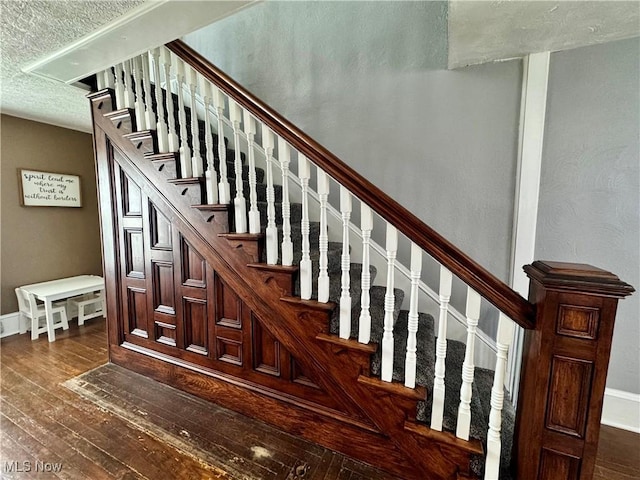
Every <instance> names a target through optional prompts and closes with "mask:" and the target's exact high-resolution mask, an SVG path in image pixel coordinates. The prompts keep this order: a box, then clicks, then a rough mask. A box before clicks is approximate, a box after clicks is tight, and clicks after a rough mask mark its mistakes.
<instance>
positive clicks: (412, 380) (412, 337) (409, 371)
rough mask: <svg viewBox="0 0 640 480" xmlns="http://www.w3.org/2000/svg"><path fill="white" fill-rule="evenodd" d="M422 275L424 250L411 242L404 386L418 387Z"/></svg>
mask: <svg viewBox="0 0 640 480" xmlns="http://www.w3.org/2000/svg"><path fill="white" fill-rule="evenodd" d="M421 273H422V249H421V248H420V247H418V246H417V245H416V244H415V243H413V242H411V298H410V300H409V316H408V322H407V323H408V325H407V330H408V332H409V336H408V337H407V356H406V358H405V366H404V386H405V387H409V388H415V387H416V351H417V349H418V343H417V338H416V337H417V333H418V284H419V283H420V275H421Z"/></svg>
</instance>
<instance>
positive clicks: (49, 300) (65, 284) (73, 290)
mask: <svg viewBox="0 0 640 480" xmlns="http://www.w3.org/2000/svg"><path fill="white" fill-rule="evenodd" d="M20 288H22V289H23V290H26V291H27V292H29V293H31V294H33V296H34V297H36V298H37V299H39V300H42V301H43V302H44V311H45V313H46V316H47V334H48V336H49V341H50V342H55V340H56V336H55V332H54V329H53V312H52V308H53V305H52V304H53V302H54V301H56V300H62V299H63V298H69V297H75V296H77V295H82V294H84V293H91V292H97V291H103V290H104V279H103V278H102V277H98V276H97V275H79V276H77V277H69V278H61V279H59V280H51V281H49V282H42V283H32V284H31V285H24V286H23V287H20Z"/></svg>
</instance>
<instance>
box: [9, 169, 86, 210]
mask: <svg viewBox="0 0 640 480" xmlns="http://www.w3.org/2000/svg"><path fill="white" fill-rule="evenodd" d="M18 175H19V176H20V181H19V183H20V204H21V205H24V206H25V207H81V206H82V202H81V199H80V177H79V176H78V175H66V174H64V173H53V172H39V171H36V170H24V169H19V170H18Z"/></svg>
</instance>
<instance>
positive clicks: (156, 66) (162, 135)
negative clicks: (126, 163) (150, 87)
mask: <svg viewBox="0 0 640 480" xmlns="http://www.w3.org/2000/svg"><path fill="white" fill-rule="evenodd" d="M150 55H151V57H152V58H153V76H154V80H155V82H156V84H155V94H156V110H157V111H158V121H157V122H156V136H157V138H158V151H159V152H160V153H167V152H169V151H170V150H169V130H168V128H167V123H166V122H165V120H164V101H163V98H162V83H161V81H160V49H159V48H155V49H153V50H152V51H151V52H150ZM149 93H151V92H149Z"/></svg>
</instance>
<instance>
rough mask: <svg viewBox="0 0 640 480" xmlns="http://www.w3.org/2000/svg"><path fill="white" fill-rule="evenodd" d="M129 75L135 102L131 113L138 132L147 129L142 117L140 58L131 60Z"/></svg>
mask: <svg viewBox="0 0 640 480" xmlns="http://www.w3.org/2000/svg"><path fill="white" fill-rule="evenodd" d="M130 62H131V73H132V74H133V86H132V87H131V88H132V90H135V101H134V102H133V111H134V114H135V116H136V127H137V129H138V131H140V130H146V129H147V119H146V117H145V116H144V100H143V99H142V66H141V65H140V57H133V58H132V59H131V60H130Z"/></svg>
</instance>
